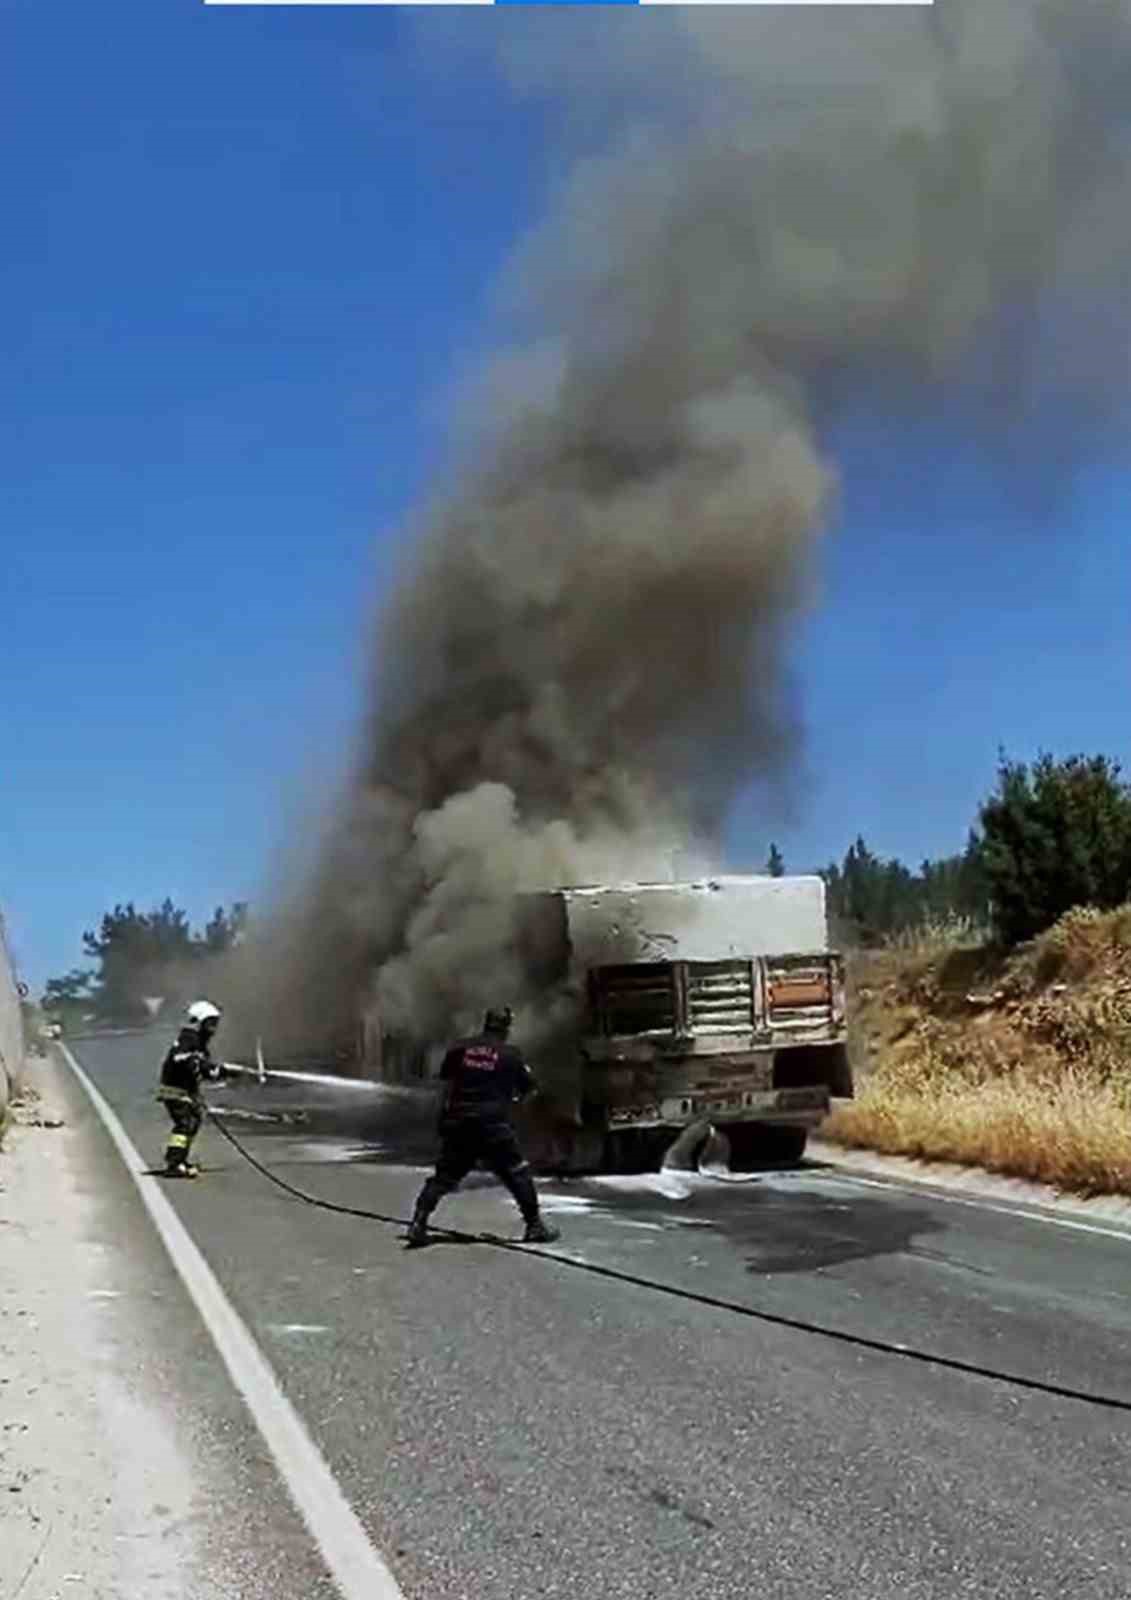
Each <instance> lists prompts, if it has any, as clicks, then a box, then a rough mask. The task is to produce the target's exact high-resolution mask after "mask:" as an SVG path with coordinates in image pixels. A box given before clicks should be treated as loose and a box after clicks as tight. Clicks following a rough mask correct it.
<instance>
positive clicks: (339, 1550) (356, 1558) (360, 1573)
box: [60, 1045, 404, 1600]
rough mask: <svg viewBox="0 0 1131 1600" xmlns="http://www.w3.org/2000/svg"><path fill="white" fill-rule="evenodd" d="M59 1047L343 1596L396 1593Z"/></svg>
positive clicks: (360, 1599) (169, 1215) (90, 1088)
mask: <svg viewBox="0 0 1131 1600" xmlns="http://www.w3.org/2000/svg"><path fill="white" fill-rule="evenodd" d="M60 1048H61V1050H62V1053H63V1056H64V1058H65V1059H66V1061H67V1064H68V1066H69V1067H70V1069H71V1071H72V1072H73V1073H74V1075H75V1077H76V1078H77V1079H78V1081H79V1083H80V1084H81V1085H82V1087H83V1089H84V1090H85V1091H86V1094H87V1097H88V1099H89V1100H90V1103H91V1105H92V1106H93V1107H94V1109H95V1111H97V1113H98V1115H99V1117H101V1119H102V1122H103V1125H104V1126H105V1128H106V1131H107V1132H108V1133H109V1135H110V1137H111V1139H112V1140H113V1141H114V1144H115V1146H116V1147H117V1150H118V1154H119V1155H120V1156H121V1158H122V1161H123V1163H124V1164H125V1167H126V1170H127V1171H128V1172H129V1174H130V1177H131V1178H132V1179H133V1181H134V1184H135V1186H136V1188H137V1191H138V1194H139V1195H140V1196H141V1202H142V1204H143V1205H144V1207H145V1209H146V1210H147V1211H148V1213H149V1216H150V1220H151V1221H152V1223H153V1226H154V1227H155V1228H156V1229H157V1232H158V1234H159V1235H160V1238H161V1242H162V1244H163V1245H164V1246H165V1249H166V1250H167V1251H168V1252H169V1259H170V1260H171V1261H172V1263H173V1265H174V1267H175V1268H176V1269H177V1272H178V1273H179V1274H180V1278H181V1282H182V1283H183V1284H184V1286H185V1288H186V1289H187V1290H188V1293H189V1296H190V1298H191V1299H192V1300H193V1302H194V1303H195V1305H196V1308H197V1310H198V1311H199V1312H200V1315H201V1318H202V1320H203V1322H204V1325H205V1327H206V1328H207V1329H208V1332H209V1333H210V1334H211V1335H212V1340H213V1343H214V1344H215V1346H216V1348H217V1350H218V1351H219V1352H220V1356H221V1359H222V1360H223V1362H224V1365H225V1366H226V1367H227V1369H228V1371H229V1373H230V1374H231V1377H232V1381H233V1383H234V1384H235V1386H236V1388H237V1389H238V1390H239V1392H240V1394H241V1395H242V1396H243V1399H244V1402H245V1403H246V1405H247V1408H248V1410H249V1411H250V1413H251V1415H252V1418H253V1419H254V1421H255V1425H256V1427H257V1428H258V1429H259V1431H260V1433H261V1434H262V1435H263V1439H264V1441H265V1443H266V1445H267V1448H268V1449H269V1450H270V1452H271V1455H272V1456H273V1457H274V1460H275V1465H276V1467H277V1468H278V1469H279V1475H280V1477H281V1478H282V1480H283V1482H284V1483H285V1484H286V1487H287V1491H288V1493H289V1494H290V1497H291V1499H292V1500H293V1501H294V1504H295V1507H296V1509H297V1510H298V1512H299V1514H300V1515H301V1517H302V1519H303V1521H304V1522H305V1523H306V1526H307V1527H308V1528H309V1530H310V1533H311V1536H312V1537H313V1539H314V1541H315V1543H316V1544H317V1545H318V1547H319V1549H320V1550H321V1552H322V1555H323V1558H324V1559H325V1562H326V1565H327V1567H328V1568H329V1569H330V1573H331V1576H332V1577H333V1580H334V1582H335V1584H336V1585H337V1588H338V1591H339V1593H340V1594H341V1595H342V1596H343V1600H404V1594H403V1592H402V1590H401V1589H400V1587H399V1586H398V1584H397V1581H396V1579H395V1578H394V1577H393V1574H392V1573H391V1572H390V1570H389V1568H388V1567H387V1566H386V1565H385V1562H384V1561H383V1560H382V1559H381V1557H380V1555H379V1554H378V1553H377V1551H376V1550H375V1549H374V1547H373V1545H372V1544H371V1543H370V1540H369V1535H368V1534H367V1533H366V1531H365V1529H364V1528H363V1527H362V1525H361V1523H360V1521H359V1520H358V1518H357V1515H356V1513H355V1512H354V1510H353V1507H352V1506H351V1505H350V1504H349V1502H348V1501H347V1499H346V1497H345V1495H344V1494H343V1493H342V1491H341V1488H340V1487H339V1485H338V1482H337V1480H336V1479H335V1477H334V1475H333V1473H332V1472H331V1471H330V1468H329V1467H328V1466H327V1464H326V1460H325V1458H324V1456H323V1455H322V1453H321V1451H320V1450H319V1448H318V1446H317V1445H316V1444H315V1443H314V1440H313V1439H312V1438H311V1437H310V1434H309V1433H308V1432H307V1430H306V1427H305V1425H304V1423H303V1422H302V1420H301V1418H300V1417H299V1415H298V1413H297V1412H296V1411H295V1409H294V1407H293V1406H292V1405H291V1403H290V1401H289V1400H288V1399H287V1397H286V1395H285V1394H284V1393H283V1391H282V1389H281V1388H280V1386H279V1380H278V1379H277V1378H276V1376H275V1374H274V1372H273V1371H272V1370H271V1367H270V1366H269V1365H268V1363H267V1361H266V1359H265V1357H264V1356H263V1353H262V1352H261V1350H260V1349H259V1346H258V1345H257V1344H256V1342H255V1340H254V1339H253V1338H252V1336H251V1334H250V1333H249V1332H248V1330H247V1328H246V1326H245V1325H244V1323H243V1322H242V1320H241V1319H240V1316H239V1314H238V1312H237V1311H236V1310H235V1308H234V1307H233V1306H232V1304H231V1302H230V1301H229V1299H228V1297H227V1295H225V1293H224V1291H223V1289H222V1288H221V1287H220V1284H219V1282H218V1281H217V1279H216V1277H215V1275H214V1274H213V1271H212V1269H211V1267H210V1266H209V1265H208V1263H207V1262H206V1261H205V1259H204V1257H203V1256H202V1255H201V1253H200V1251H199V1250H198V1249H197V1247H196V1245H195V1244H194V1243H193V1241H192V1239H191V1237H190V1236H189V1233H188V1230H187V1229H186V1227H185V1225H184V1223H183V1222H182V1221H181V1219H180V1217H178V1215H177V1213H176V1212H175V1211H174V1209H173V1207H172V1205H171V1204H170V1203H169V1201H168V1200H167V1199H166V1198H165V1196H164V1195H163V1194H162V1193H161V1192H160V1190H159V1189H158V1188H157V1186H156V1185H155V1184H154V1183H153V1182H148V1183H146V1182H144V1181H143V1178H144V1175H145V1173H146V1171H147V1163H146V1162H145V1161H143V1160H142V1157H141V1155H140V1154H139V1152H138V1150H137V1148H136V1147H135V1145H134V1144H133V1143H132V1141H131V1139H130V1137H129V1135H128V1134H127V1133H126V1130H125V1129H124V1128H123V1126H122V1124H121V1122H120V1121H119V1120H118V1117H117V1115H116V1114H115V1112H114V1111H112V1110H111V1108H110V1106H109V1105H108V1104H107V1102H106V1101H105V1100H104V1099H103V1097H102V1095H101V1093H100V1092H99V1090H98V1089H96V1088H95V1086H94V1084H93V1083H92V1082H91V1080H90V1078H89V1077H88V1076H87V1074H86V1072H85V1071H84V1070H83V1068H82V1067H80V1066H79V1064H78V1062H77V1061H76V1060H75V1058H74V1056H73V1055H72V1054H71V1052H70V1050H68V1049H67V1047H66V1045H61V1046H60Z"/></svg>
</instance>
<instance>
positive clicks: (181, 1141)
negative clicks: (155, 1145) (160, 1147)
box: [169, 1133, 189, 1150]
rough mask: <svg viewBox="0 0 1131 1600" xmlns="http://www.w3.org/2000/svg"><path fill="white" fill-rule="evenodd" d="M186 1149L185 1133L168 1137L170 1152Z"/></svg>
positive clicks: (172, 1134) (187, 1142)
mask: <svg viewBox="0 0 1131 1600" xmlns="http://www.w3.org/2000/svg"><path fill="white" fill-rule="evenodd" d="M188 1147H189V1136H188V1134H187V1133H171V1134H170V1135H169V1149H170V1150H187V1149H188Z"/></svg>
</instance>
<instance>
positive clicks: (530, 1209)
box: [508, 1167, 561, 1244]
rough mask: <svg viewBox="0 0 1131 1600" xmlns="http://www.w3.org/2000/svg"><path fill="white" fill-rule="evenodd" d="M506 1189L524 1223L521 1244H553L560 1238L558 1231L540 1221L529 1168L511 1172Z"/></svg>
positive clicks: (536, 1197) (540, 1216) (535, 1190)
mask: <svg viewBox="0 0 1131 1600" xmlns="http://www.w3.org/2000/svg"><path fill="white" fill-rule="evenodd" d="M508 1188H509V1189H510V1192H511V1194H513V1195H514V1197H515V1199H516V1200H517V1202H518V1205H519V1209H520V1210H521V1212H522V1219H523V1221H524V1222H525V1223H526V1232H525V1233H524V1234H523V1236H522V1242H523V1244H553V1242H554V1240H555V1239H560V1238H561V1234H560V1232H559V1231H558V1229H557V1228H551V1226H550V1224H549V1223H548V1222H544V1221H543V1219H542V1213H541V1211H540V1210H539V1208H538V1191H537V1189H535V1187H534V1179H533V1178H532V1177H531V1176H530V1168H529V1167H520V1168H519V1169H518V1171H517V1172H512V1173H511V1179H510V1183H509V1184H508Z"/></svg>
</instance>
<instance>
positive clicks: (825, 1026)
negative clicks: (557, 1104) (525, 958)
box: [557, 876, 852, 1171]
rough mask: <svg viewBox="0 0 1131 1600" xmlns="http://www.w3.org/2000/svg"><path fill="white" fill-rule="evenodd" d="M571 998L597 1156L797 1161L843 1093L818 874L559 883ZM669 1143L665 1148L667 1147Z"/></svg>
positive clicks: (835, 963)
mask: <svg viewBox="0 0 1131 1600" xmlns="http://www.w3.org/2000/svg"><path fill="white" fill-rule="evenodd" d="M557 898H558V899H559V902H560V905H561V914H562V919H563V922H564V932H565V936H566V939H567V943H568V950H569V955H568V965H569V968H570V982H571V984H572V986H573V988H574V990H575V992H576V993H577V994H578V995H579V997H580V998H581V1003H582V1010H583V1021H582V1025H581V1031H580V1044H579V1049H580V1056H581V1061H580V1113H581V1122H582V1124H583V1125H584V1126H585V1127H587V1128H588V1129H590V1130H594V1129H599V1130H600V1133H601V1137H602V1163H601V1164H602V1165H603V1166H605V1167H606V1168H609V1169H612V1170H616V1171H626V1170H627V1171H632V1170H642V1169H647V1168H654V1167H657V1166H659V1165H660V1163H661V1161H662V1160H663V1159H664V1156H665V1155H667V1156H668V1158H669V1159H671V1158H672V1156H673V1155H675V1156H677V1158H679V1159H680V1161H681V1163H682V1161H684V1160H686V1162H687V1163H688V1164H692V1163H693V1161H694V1157H695V1152H696V1149H697V1147H699V1146H701V1145H702V1144H704V1143H705V1142H706V1141H707V1139H708V1138H709V1136H710V1135H711V1133H712V1130H713V1131H714V1132H715V1133H716V1134H719V1135H722V1136H723V1138H725V1140H726V1142H727V1145H728V1146H729V1158H730V1161H731V1164H732V1165H735V1166H743V1165H747V1164H750V1163H751V1162H755V1161H766V1160H769V1161H796V1160H799V1159H800V1157H801V1155H802V1154H803V1152H804V1149H805V1144H806V1140H807V1137H808V1134H809V1131H810V1130H811V1129H812V1128H814V1127H816V1126H817V1125H818V1124H819V1123H820V1122H821V1121H822V1120H823V1118H824V1117H825V1116H826V1115H827V1114H828V1111H829V1109H830V1103H831V1099H832V1097H833V1096H834V1095H837V1096H845V1097H846V1096H849V1095H851V1093H852V1080H851V1072H850V1070H849V1064H848V1054H847V1046H846V1019H845V1001H844V969H843V961H842V958H841V956H840V955H839V954H838V953H836V952H835V951H832V950H830V949H829V946H828V935H827V919H826V911H825V886H824V882H823V880H822V879H821V878H819V877H792V878H786V877H782V878H768V877H754V876H725V877H716V878H709V879H704V880H701V881H698V882H689V883H657V884H648V883H638V884H626V885H618V886H594V887H591V888H579V889H563V890H560V891H558V892H557ZM673 1146H677V1147H678V1149H677V1150H676V1151H674V1152H673V1150H672V1147H673Z"/></svg>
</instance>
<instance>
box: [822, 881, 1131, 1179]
mask: <svg viewBox="0 0 1131 1600" xmlns="http://www.w3.org/2000/svg"><path fill="white" fill-rule="evenodd" d="M851 977H852V984H851V987H852V996H853V1002H854V1004H853V1021H852V1029H853V1036H854V1054H855V1061H856V1071H857V1083H858V1089H857V1099H856V1100H855V1101H854V1102H853V1103H852V1104H850V1105H846V1106H844V1107H842V1108H839V1109H837V1110H836V1111H835V1112H834V1113H833V1115H832V1117H831V1118H830V1119H829V1121H828V1122H827V1123H826V1125H825V1127H824V1129H823V1130H822V1131H823V1134H824V1136H825V1137H827V1138H829V1139H832V1140H834V1141H836V1142H839V1143H841V1144H844V1145H851V1146H861V1147H867V1148H870V1149H874V1150H881V1151H884V1152H887V1153H889V1154H900V1155H907V1156H912V1157H919V1158H923V1159H927V1160H936V1161H955V1162H964V1163H970V1164H976V1165H979V1166H983V1167H987V1168H989V1169H991V1170H993V1171H996V1172H1001V1173H1007V1174H1009V1175H1011V1176H1016V1177H1024V1178H1030V1179H1034V1180H1038V1181H1041V1182H1045V1183H1051V1184H1055V1185H1057V1186H1059V1187H1061V1188H1064V1189H1068V1190H1074V1191H1076V1192H1083V1193H1092V1194H1100V1193H1112V1192H1121V1193H1131V905H1127V904H1125V905H1122V906H1120V907H1118V908H1117V909H1115V910H1111V911H1099V910H1092V909H1077V910H1072V911H1069V912H1067V913H1066V914H1064V915H1063V916H1061V917H1060V918H1059V919H1058V920H1057V921H1056V922H1055V923H1054V924H1053V926H1052V927H1051V928H1049V929H1047V931H1045V932H1044V933H1042V934H1040V935H1039V936H1038V937H1037V938H1036V939H1034V940H1032V941H1030V942H1029V943H1027V944H1023V945H1021V946H1017V947H1015V948H1014V949H1013V950H1012V951H1009V952H1006V951H1005V950H1003V949H1002V948H1000V947H995V946H993V945H987V944H984V943H978V942H974V941H973V940H972V938H971V935H970V933H969V931H968V929H966V928H965V927H964V926H963V925H962V924H961V923H959V924H952V925H950V926H948V927H941V928H938V929H936V930H934V931H933V932H931V931H928V932H926V933H924V934H923V935H922V936H921V937H919V938H917V939H915V938H910V937H905V938H903V939H902V940H899V941H896V942H894V943H892V944H891V945H889V946H888V947H887V948H885V949H883V950H878V951H870V952H866V953H863V954H860V955H858V956H856V957H854V958H853V961H852V973H851Z"/></svg>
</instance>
